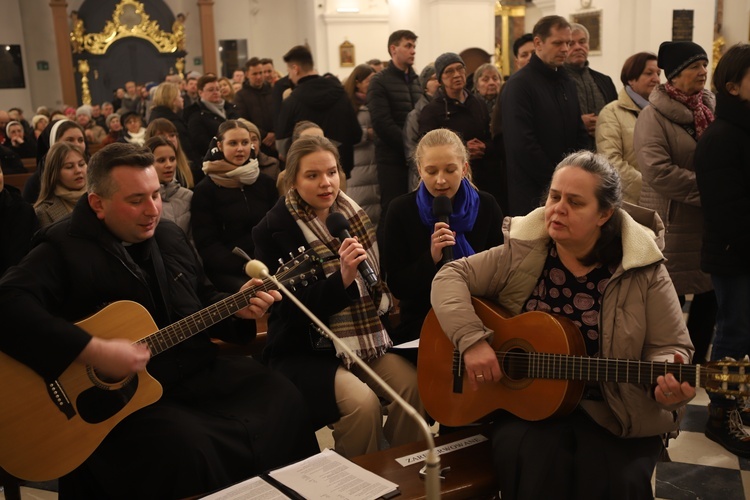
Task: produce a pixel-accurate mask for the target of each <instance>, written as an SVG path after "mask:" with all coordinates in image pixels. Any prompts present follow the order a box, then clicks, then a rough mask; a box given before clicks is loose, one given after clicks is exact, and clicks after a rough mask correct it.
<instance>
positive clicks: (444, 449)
mask: <svg viewBox="0 0 750 500" xmlns="http://www.w3.org/2000/svg"><path fill="white" fill-rule="evenodd" d="M484 441H487V438H486V437H484V436H483V435H482V434H477V435H476V436H471V437H468V438H466V439H461V440H460V441H453V442H452V443H446V444H444V445H441V446H438V447H437V448H435V452H436V453H437V454H438V456H440V455H445V454H446V453H450V452H452V451H457V450H461V449H463V448H468V447H469V446H473V445H475V444H479V443H482V442H484ZM428 451H429V450H423V451H420V452H418V453H414V454H413V455H407V456H405V457H401V458H397V459H396V462H398V463H399V464H400V465H401V467H406V466H407V465H414V464H418V463H419V462H424V461H425V460H426V459H427V452H428Z"/></svg>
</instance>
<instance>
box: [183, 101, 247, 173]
mask: <svg viewBox="0 0 750 500" xmlns="http://www.w3.org/2000/svg"><path fill="white" fill-rule="evenodd" d="M184 113H185V119H186V121H187V124H188V133H189V135H190V140H191V141H192V146H193V149H194V150H195V155H196V157H197V158H201V159H202V158H203V155H205V154H206V151H208V146H209V144H211V139H213V138H214V136H216V133H217V132H218V131H219V126H220V125H221V124H222V123H224V122H225V121H226V120H236V119H237V118H239V117H240V115H239V113H237V107H236V106H235V105H234V104H232V103H231V102H224V113H225V114H226V115H227V117H226V119H224V118H223V117H221V116H219V115H217V114H216V113H214V112H213V111H211V110H209V109H208V108H207V107H206V105H205V104H203V102H202V101H200V100H198V102H196V103H195V104H192V105H190V106H189V107H188V108H186V109H185V111H184ZM199 164H200V163H199Z"/></svg>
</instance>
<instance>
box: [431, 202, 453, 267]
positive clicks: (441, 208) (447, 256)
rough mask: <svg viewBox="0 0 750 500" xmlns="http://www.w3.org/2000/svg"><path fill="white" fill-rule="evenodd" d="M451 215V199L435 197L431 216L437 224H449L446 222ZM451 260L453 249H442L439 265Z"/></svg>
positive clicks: (448, 247) (449, 247)
mask: <svg viewBox="0 0 750 500" xmlns="http://www.w3.org/2000/svg"><path fill="white" fill-rule="evenodd" d="M452 213H453V206H452V205H451V199H450V198H448V197H447V196H443V195H440V196H436V197H435V199H434V200H432V215H434V216H435V218H436V219H437V221H438V222H445V223H446V224H449V222H448V220H449V219H450V216H451V214H452ZM452 260H453V247H452V246H446V247H443V260H441V261H440V262H441V264H447V263H448V262H450V261H452Z"/></svg>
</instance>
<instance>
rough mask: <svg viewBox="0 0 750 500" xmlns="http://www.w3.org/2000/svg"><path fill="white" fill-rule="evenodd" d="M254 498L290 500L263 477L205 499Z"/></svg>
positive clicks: (233, 499) (231, 487) (258, 499)
mask: <svg viewBox="0 0 750 500" xmlns="http://www.w3.org/2000/svg"><path fill="white" fill-rule="evenodd" d="M246 498H252V499H254V500H288V499H289V497H288V496H286V495H284V494H283V493H282V492H280V491H279V490H277V489H276V487H274V486H273V485H271V484H270V483H268V482H266V481H264V480H263V478H261V477H253V478H251V479H248V480H247V481H242V482H241V483H238V484H235V485H234V486H230V487H229V488H226V489H223V490H221V491H218V492H216V493H214V494H213V495H208V496H207V497H203V499H204V500H241V499H242V500H244V499H246Z"/></svg>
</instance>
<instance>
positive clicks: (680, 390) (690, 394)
mask: <svg viewBox="0 0 750 500" xmlns="http://www.w3.org/2000/svg"><path fill="white" fill-rule="evenodd" d="M674 362H675V363H684V362H685V360H684V359H683V358H682V356H681V355H680V354H679V353H675V355H674ZM694 397H695V387H692V386H691V385H690V384H688V383H687V382H682V383H680V382H679V381H678V380H677V379H676V378H675V377H674V375H672V374H671V373H667V374H666V376H664V375H660V376H658V377H657V378H656V387H655V388H654V398H655V399H656V401H657V402H659V403H661V404H663V405H665V406H673V405H679V404H680V403H682V402H686V401H690V400H691V399H693V398H694Z"/></svg>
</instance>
